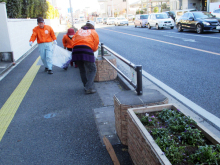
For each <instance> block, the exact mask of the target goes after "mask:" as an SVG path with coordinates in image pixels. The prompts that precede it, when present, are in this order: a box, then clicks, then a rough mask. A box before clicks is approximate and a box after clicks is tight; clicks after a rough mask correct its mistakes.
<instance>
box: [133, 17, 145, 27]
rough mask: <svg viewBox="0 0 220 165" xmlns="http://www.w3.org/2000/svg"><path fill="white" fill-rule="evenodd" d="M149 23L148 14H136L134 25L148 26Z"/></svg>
mask: <svg viewBox="0 0 220 165" xmlns="http://www.w3.org/2000/svg"><path fill="white" fill-rule="evenodd" d="M147 25H148V14H141V15H136V16H135V20H134V26H135V27H137V26H140V27H147Z"/></svg>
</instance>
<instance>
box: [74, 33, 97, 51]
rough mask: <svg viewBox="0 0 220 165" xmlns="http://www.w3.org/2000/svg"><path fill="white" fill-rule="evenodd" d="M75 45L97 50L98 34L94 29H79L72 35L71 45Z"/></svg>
mask: <svg viewBox="0 0 220 165" xmlns="http://www.w3.org/2000/svg"><path fill="white" fill-rule="evenodd" d="M76 45H86V46H89V47H90V48H91V49H92V50H93V52H95V51H96V50H98V45H99V36H98V34H97V33H96V31H95V30H94V29H88V30H83V29H80V30H78V31H77V32H76V34H75V35H74V36H73V47H74V46H76Z"/></svg>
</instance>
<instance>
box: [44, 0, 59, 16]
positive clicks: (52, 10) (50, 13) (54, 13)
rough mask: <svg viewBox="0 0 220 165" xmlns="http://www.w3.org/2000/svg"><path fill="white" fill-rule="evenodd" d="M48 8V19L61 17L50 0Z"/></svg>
mask: <svg viewBox="0 0 220 165" xmlns="http://www.w3.org/2000/svg"><path fill="white" fill-rule="evenodd" d="M47 5H48V9H47V11H46V18H47V19H54V18H58V17H59V12H58V10H57V9H55V8H54V7H53V5H51V4H50V2H48V1H47Z"/></svg>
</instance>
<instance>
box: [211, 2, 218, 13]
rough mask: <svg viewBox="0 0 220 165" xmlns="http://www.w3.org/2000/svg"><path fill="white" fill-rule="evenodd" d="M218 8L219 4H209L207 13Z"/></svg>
mask: <svg viewBox="0 0 220 165" xmlns="http://www.w3.org/2000/svg"><path fill="white" fill-rule="evenodd" d="M218 8H220V2H215V3H210V6H209V11H210V12H212V11H213V10H215V9H218Z"/></svg>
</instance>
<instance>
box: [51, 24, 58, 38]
mask: <svg viewBox="0 0 220 165" xmlns="http://www.w3.org/2000/svg"><path fill="white" fill-rule="evenodd" d="M50 36H51V38H52V39H53V41H54V40H57V37H56V36H55V34H54V31H53V29H52V27H50Z"/></svg>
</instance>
